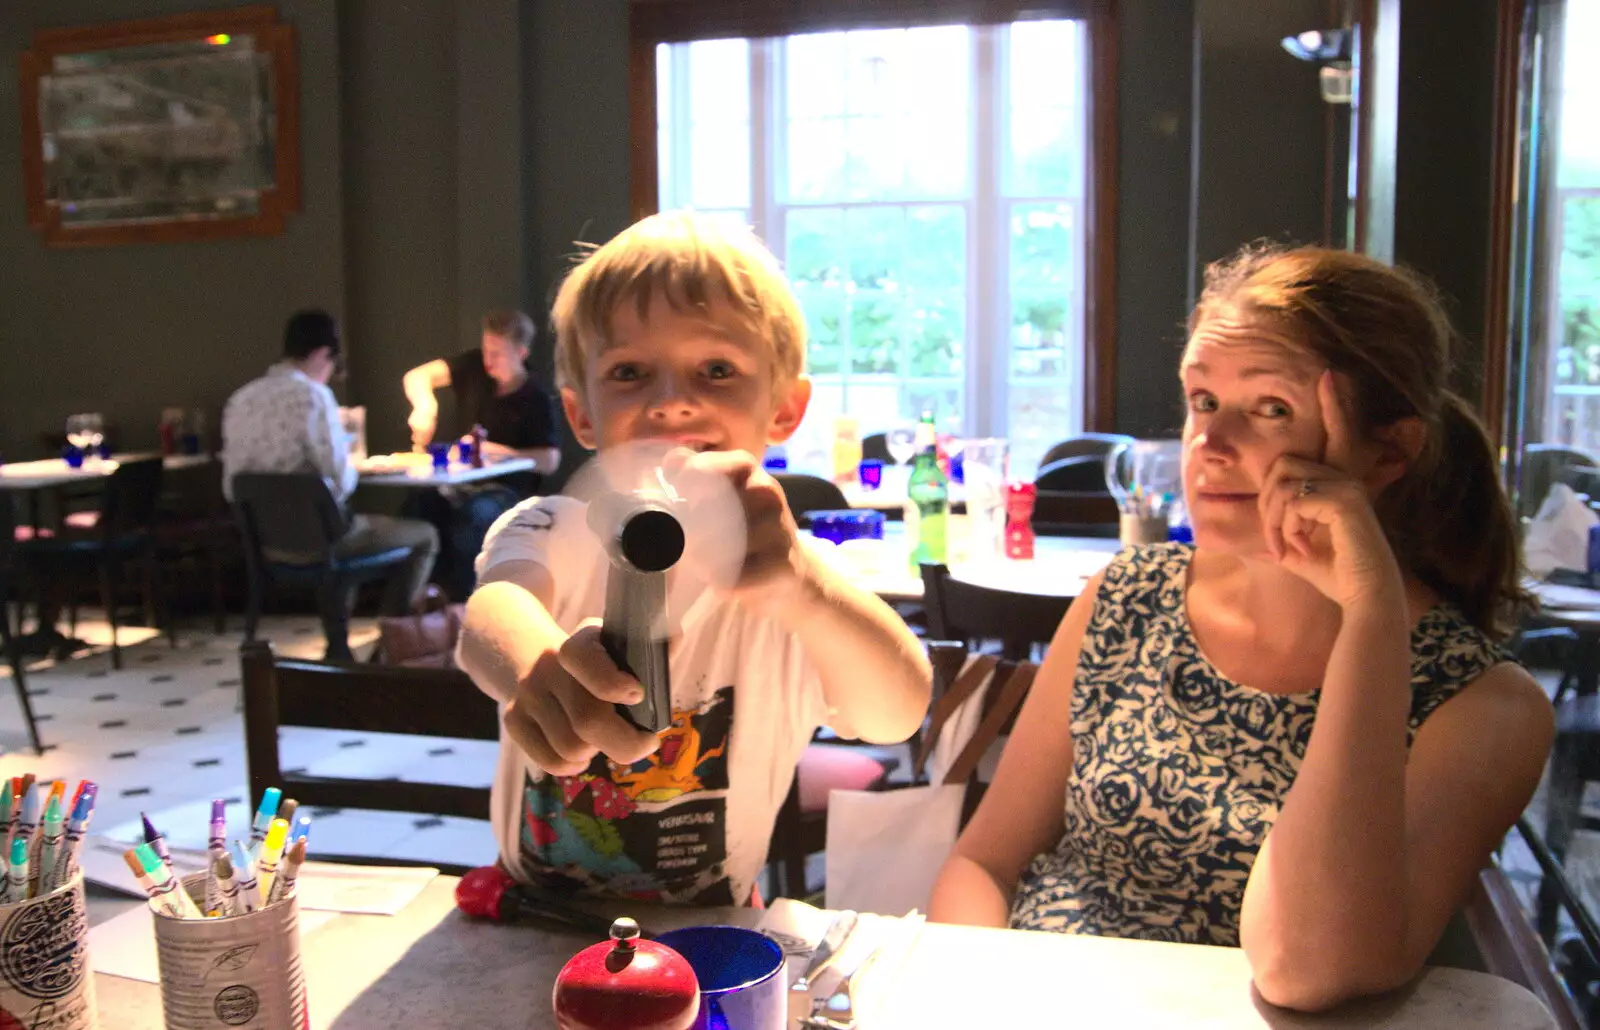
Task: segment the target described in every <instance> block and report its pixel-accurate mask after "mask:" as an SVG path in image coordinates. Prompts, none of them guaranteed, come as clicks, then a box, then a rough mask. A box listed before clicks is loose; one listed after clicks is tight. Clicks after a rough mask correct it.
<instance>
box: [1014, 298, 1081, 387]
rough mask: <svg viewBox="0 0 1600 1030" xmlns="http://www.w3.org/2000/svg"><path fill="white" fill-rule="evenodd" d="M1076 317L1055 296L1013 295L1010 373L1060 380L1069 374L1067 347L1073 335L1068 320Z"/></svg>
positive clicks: (1061, 300)
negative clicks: (1053, 377) (1058, 377)
mask: <svg viewBox="0 0 1600 1030" xmlns="http://www.w3.org/2000/svg"><path fill="white" fill-rule="evenodd" d="M1072 317H1079V316H1078V315H1077V314H1076V313H1075V312H1073V311H1072V310H1071V308H1070V306H1069V305H1068V303H1067V298H1065V297H1063V296H1062V295H1060V294H1058V293H1026V292H1019V293H1014V294H1012V299H1011V373H1012V374H1013V375H1019V376H1039V375H1043V376H1059V375H1064V374H1066V373H1067V372H1069V371H1071V368H1072V366H1071V363H1070V359H1069V355H1068V354H1067V346H1068V344H1069V343H1070V342H1071V341H1072V339H1073V338H1074V336H1075V334H1074V333H1073V332H1072V331H1071V327H1070V326H1069V325H1068V324H1067V319H1068V318H1072Z"/></svg>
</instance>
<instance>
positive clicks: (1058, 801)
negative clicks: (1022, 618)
mask: <svg viewBox="0 0 1600 1030" xmlns="http://www.w3.org/2000/svg"><path fill="white" fill-rule="evenodd" d="M1100 579H1101V577H1100V576H1099V575H1096V576H1094V577H1093V578H1092V579H1090V580H1089V583H1088V585H1087V586H1085V587H1084V589H1083V593H1081V594H1079V595H1078V598H1077V600H1075V601H1073V602H1072V607H1071V608H1070V609H1068V611H1067V617H1066V618H1065V619H1063V620H1062V621H1061V626H1060V628H1058V629H1057V630H1056V635H1055V639H1054V640H1052V641H1051V643H1050V651H1049V653H1048V654H1047V655H1046V656H1045V660H1044V664H1043V666H1041V667H1040V669H1039V674H1038V676H1037V677H1035V679H1034V681H1033V687H1032V689H1030V690H1029V691H1028V699H1027V701H1025V702H1024V703H1023V706H1022V711H1021V713H1020V714H1018V716H1017V724H1016V728H1015V729H1014V730H1012V733H1011V737H1010V739H1009V740H1008V741H1007V742H1006V747H1005V752H1004V753H1003V754H1002V755H1001V757H1000V766H999V768H998V769H996V770H995V776H994V782H993V783H991V784H990V785H989V789H988V791H987V792H985V794H984V795H983V801H982V802H981V803H980V804H979V805H978V811H977V812H976V813H974V815H973V817H972V821H971V822H970V823H968V824H967V828H966V829H965V830H964V831H963V832H962V834H961V839H960V840H958V841H956V846H955V850H954V851H953V852H951V854H950V857H949V858H948V859H947V860H946V861H945V864H944V868H943V869H941V870H940V871H939V879H938V880H937V881H936V882H935V883H934V887H933V901H932V903H931V904H930V905H929V907H928V918H929V919H932V920H935V921H936V922H941V923H970V924H972V925H975V926H1005V925H1006V922H1007V920H1008V918H1009V917H1010V914H1011V899H1012V896H1013V895H1014V893H1015V892H1016V887H1017V881H1018V879H1020V878H1021V876H1022V873H1023V870H1024V869H1026V868H1027V866H1028V863H1029V862H1031V861H1032V860H1033V857H1034V856H1035V855H1037V854H1039V853H1040V852H1044V851H1048V850H1050V849H1051V848H1053V847H1055V845H1056V843H1057V842H1058V841H1060V839H1061V834H1062V832H1063V829H1064V827H1063V825H1062V806H1063V804H1064V799H1065V797H1066V790H1067V778H1068V777H1069V776H1070V775H1071V774H1072V684H1073V681H1074V680H1076V679H1077V673H1078V653H1079V651H1080V650H1082V648H1083V636H1084V632H1085V629H1086V628H1087V627H1088V624H1089V615H1090V613H1091V612H1092V611H1093V610H1094V603H1095V597H1096V596H1097V595H1098V594H1099V592H1100Z"/></svg>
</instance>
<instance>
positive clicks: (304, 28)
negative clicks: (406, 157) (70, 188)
mask: <svg viewBox="0 0 1600 1030" xmlns="http://www.w3.org/2000/svg"><path fill="white" fill-rule="evenodd" d="M194 6H195V5H194V4H193V3H192V2H189V0H59V2H52V3H50V4H33V3H23V4H17V3H11V4H4V5H0V140H4V141H5V142H4V145H3V148H0V453H4V454H5V455H6V456H8V457H13V458H15V457H34V456H37V455H36V451H37V448H38V440H37V438H38V435H39V434H40V433H41V432H48V431H56V432H59V431H60V430H61V428H62V425H63V420H64V419H65V417H66V416H67V415H69V414H71V413H72V412H75V411H83V410H93V411H100V412H103V413H104V414H105V415H106V417H107V419H108V421H110V422H111V423H113V424H115V425H119V426H120V427H122V429H123V431H124V436H125V438H126V440H127V442H129V443H132V444H133V445H135V446H141V445H143V446H151V445H154V443H155V441H156V428H155V424H156V417H157V414H158V412H159V410H160V408H161V407H162V406H163V405H183V406H186V407H194V406H201V407H204V408H207V409H210V410H211V411H212V413H213V414H215V412H216V411H217V410H219V409H220V407H221V403H222V401H223V400H224V399H225V398H226V397H227V395H228V393H229V392H230V391H231V390H232V389H233V388H234V387H236V386H238V385H239V383H240V382H241V381H242V380H243V379H245V378H247V377H249V376H250V375H254V374H258V373H259V372H260V370H261V369H263V368H265V367H266V365H267V364H268V363H269V362H271V361H272V359H273V357H274V356H275V355H276V353H277V351H278V348H279V345H280V339H279V333H280V330H281V326H282V324H283V319H284V316H285V315H286V314H287V313H288V312H289V311H292V310H293V309H294V308H296V307H298V306H302V305H306V304H320V305H325V306H327V307H329V308H332V309H334V310H338V309H340V308H342V307H343V304H344V293H345V272H344V263H343V245H342V239H343V233H344V226H343V220H344V211H343V199H342V195H341V183H342V181H343V178H344V175H343V172H342V169H341V166H340V147H339V51H340V43H339V26H338V23H337V20H336V19H335V17H334V9H333V6H332V5H331V4H328V3H326V2H325V0H279V3H278V10H279V11H280V13H281V14H282V15H283V16H284V17H286V18H288V19H290V20H292V21H293V22H294V23H295V26H296V28H297V29H298V31H299V35H300V74H301V91H302V94H301V95H302V99H303V101H304V102H303V104H302V125H301V144H302V149H303V154H304V157H303V161H302V172H301V174H302V176H303V180H302V182H303V198H304V210H303V211H301V212H300V213H299V214H297V215H295V216H293V217H292V218H291V219H290V221H289V227H288V231H287V232H286V233H285V234H284V235H282V236H276V237H271V238H254V239H244V240H229V241H221V242H216V243H208V244H204V245H193V244H191V245H175V244H164V245H144V246H126V247H111V248H94V249H83V250H47V249H46V248H45V247H43V246H42V245H41V244H40V242H39V237H38V236H37V235H36V234H35V233H34V232H33V231H32V230H30V229H29V228H28V225H27V218H26V212H25V210H24V206H23V203H22V172H21V168H20V166H19V161H18V159H17V157H16V154H17V151H16V142H15V141H16V140H17V139H19V138H20V136H21V132H22V130H21V126H20V124H19V117H20V116H19V107H20V103H19V100H18V96H17V89H18V85H17V81H18V80H17V55H18V54H19V53H21V52H22V51H24V50H26V49H27V48H28V45H29V41H30V39H31V37H32V33H33V31H34V30H35V29H37V28H44V27H51V26H59V25H76V24H86V23H95V22H104V21H115V20H120V19H125V18H139V17H149V16H153V15H162V14H175V13H179V12H183V11H189V10H193V9H194ZM213 427H214V422H213Z"/></svg>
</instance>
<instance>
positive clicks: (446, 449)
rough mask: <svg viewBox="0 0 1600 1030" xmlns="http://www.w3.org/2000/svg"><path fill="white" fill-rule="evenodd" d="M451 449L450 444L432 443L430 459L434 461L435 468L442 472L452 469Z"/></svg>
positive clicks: (429, 451) (429, 447) (429, 450)
mask: <svg viewBox="0 0 1600 1030" xmlns="http://www.w3.org/2000/svg"><path fill="white" fill-rule="evenodd" d="M450 447H451V445H450V444H448V443H430V444H429V445H428V457H430V458H432V459H433V467H434V468H435V469H437V470H438V471H440V472H443V471H444V470H445V469H447V468H449V467H450Z"/></svg>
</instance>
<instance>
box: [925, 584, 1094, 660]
mask: <svg viewBox="0 0 1600 1030" xmlns="http://www.w3.org/2000/svg"><path fill="white" fill-rule="evenodd" d="M1072 601H1073V599H1072V598H1070V597H1056V596H1052V595H1046V594H1024V593H1017V592H1015V591H1011V590H997V589H994V588H992V587H983V586H978V585H977V584H975V583H964V582H962V581H961V580H959V579H953V578H952V577H951V576H950V569H949V568H948V567H946V566H944V565H940V564H935V563H932V562H929V563H925V564H924V565H923V566H922V607H923V610H924V611H925V612H927V615H928V637H929V639H932V640H965V641H979V640H998V641H1000V644H1001V650H1000V653H1001V655H1002V656H1003V657H1004V658H1006V659H1008V660H1010V661H1022V660H1024V659H1026V658H1028V656H1029V655H1030V654H1032V652H1033V646H1034V645H1035V644H1039V645H1047V644H1049V643H1050V641H1051V640H1052V639H1053V638H1054V637H1055V635H1056V627H1057V626H1059V625H1061V620H1062V619H1063V618H1065V617H1066V614H1067V609H1068V608H1069V607H1071V605H1072Z"/></svg>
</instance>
